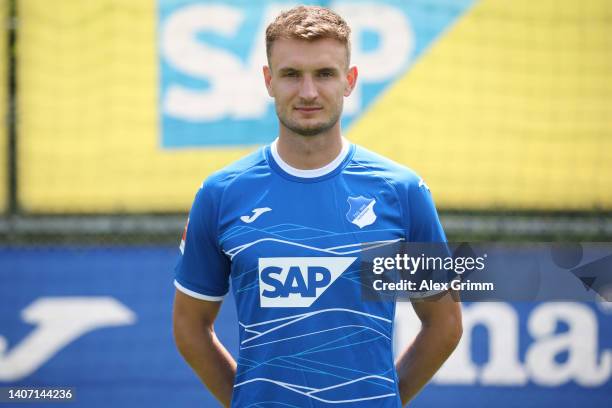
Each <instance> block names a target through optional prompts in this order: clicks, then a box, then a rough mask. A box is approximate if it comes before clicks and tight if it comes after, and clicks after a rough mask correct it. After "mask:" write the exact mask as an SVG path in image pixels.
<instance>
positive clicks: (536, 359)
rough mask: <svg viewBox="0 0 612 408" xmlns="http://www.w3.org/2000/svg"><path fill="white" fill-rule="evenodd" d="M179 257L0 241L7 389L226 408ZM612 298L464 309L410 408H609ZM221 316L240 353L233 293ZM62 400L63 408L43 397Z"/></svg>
mask: <svg viewBox="0 0 612 408" xmlns="http://www.w3.org/2000/svg"><path fill="white" fill-rule="evenodd" d="M177 256H178V249H177V248H168V247H113V248H98V247H92V248H84V247H83V248H69V247H48V248H0V387H2V386H24V387H30V386H36V387H43V386H57V387H74V388H75V389H76V398H77V401H76V403H74V404H72V405H71V406H73V407H88V408H96V407H109V406H113V407H118V408H121V407H134V406H138V407H148V408H153V407H167V406H170V405H172V406H179V407H196V406H197V407H213V406H217V405H216V404H215V402H214V399H213V398H212V396H210V394H208V392H207V391H206V390H205V389H204V388H203V386H202V385H201V384H200V383H199V381H198V380H197V379H196V377H195V375H194V374H193V373H192V372H191V371H190V369H189V367H188V366H187V365H186V364H185V363H184V362H183V360H182V358H181V357H180V355H179V354H178V352H177V351H176V349H175V347H174V343H173V340H172V331H171V309H172V298H173V293H174V287H173V285H172V280H173V275H174V272H173V269H174V264H175V261H176V259H177ZM608 305H610V303H575V302H563V303H522V304H518V303H517V304H511V303H504V302H498V303H474V304H470V305H466V306H465V307H464V318H465V319H467V321H465V322H464V325H465V327H466V329H467V330H466V332H465V334H464V338H463V340H462V345H461V346H460V348H459V349H458V350H457V352H456V353H455V356H454V359H453V361H452V364H448V366H446V367H445V368H444V369H443V371H441V372H440V374H439V375H438V376H437V377H436V379H435V381H434V382H432V384H431V385H429V386H428V387H427V388H426V389H425V390H424V391H423V392H422V393H421V394H420V395H419V396H418V397H417V399H416V400H415V402H414V403H413V405H412V406H415V407H437V406H442V405H443V404H444V405H449V404H452V405H453V406H466V407H485V406H491V405H495V406H496V407H501V408H504V407H517V406H520V407H522V408H526V407H553V406H554V407H570V406H588V407H607V406H609V402H610V398H611V397H612V384H611V382H610V374H611V371H612V351H611V350H612V318H611V314H612V308H610V307H607V306H608ZM409 306H410V305H409V303H403V304H402V305H401V307H400V306H398V316H397V317H398V318H397V319H396V344H397V345H398V347H400V346H401V345H402V344H405V342H406V341H407V339H408V338H409V337H410V336H413V335H414V333H415V331H416V328H417V327H418V325H415V324H414V321H413V320H411V319H410V316H409V314H410V312H409V311H407V310H406V309H405V308H406V307H409ZM217 322H218V323H217V331H218V334H219V337H220V338H221V340H222V341H223V342H224V344H226V346H227V347H228V349H229V350H230V351H231V352H232V354H234V355H236V352H237V341H238V340H237V328H236V325H237V321H236V316H235V310H234V307H233V299H231V296H230V297H228V299H226V301H225V302H224V306H223V308H222V311H221V314H220V317H219V318H218V320H217ZM407 322H412V323H407ZM577 342H578V344H577ZM55 405H56V406H58V407H59V406H62V407H65V406H66V405H65V404H59V403H58V404H45V406H48V407H52V406H55Z"/></svg>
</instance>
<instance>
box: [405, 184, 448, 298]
mask: <svg viewBox="0 0 612 408" xmlns="http://www.w3.org/2000/svg"><path fill="white" fill-rule="evenodd" d="M408 206H409V214H408V216H409V220H408V225H409V230H408V231H407V235H408V241H409V242H416V243H422V244H421V245H422V249H423V251H424V252H425V253H427V254H428V256H435V257H441V258H446V257H448V256H450V250H449V248H448V245H447V243H446V235H445V234H444V229H443V228H442V224H441V223H440V219H439V217H438V212H437V211H436V206H435V204H434V201H433V198H432V196H431V191H430V190H429V187H428V186H427V184H425V181H423V179H418V182H416V181H413V182H412V183H410V184H409V186H408ZM427 243H434V244H433V245H426V244H427ZM437 243H440V244H437ZM449 276H452V274H451V275H449V272H448V271H445V270H444V269H435V268H434V269H433V270H428V271H425V274H424V275H423V276H422V277H421V279H423V280H431V281H434V282H440V283H444V282H448V279H449ZM444 291H446V289H430V290H425V291H422V292H416V293H411V295H410V296H411V297H412V298H413V299H419V298H420V299H425V298H428V297H430V296H434V295H438V294H439V293H442V292H444Z"/></svg>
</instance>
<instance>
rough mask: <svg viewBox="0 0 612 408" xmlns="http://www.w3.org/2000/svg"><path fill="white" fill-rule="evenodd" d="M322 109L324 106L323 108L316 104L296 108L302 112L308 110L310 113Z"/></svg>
mask: <svg viewBox="0 0 612 408" xmlns="http://www.w3.org/2000/svg"><path fill="white" fill-rule="evenodd" d="M321 109H323V108H321V107H314V106H298V107H296V108H295V110H298V111H300V112H308V113H310V112H317V111H320V110H321Z"/></svg>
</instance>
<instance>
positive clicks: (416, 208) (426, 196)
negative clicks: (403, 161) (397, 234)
mask: <svg viewBox="0 0 612 408" xmlns="http://www.w3.org/2000/svg"><path fill="white" fill-rule="evenodd" d="M406 216H408V220H406V224H407V225H408V226H409V227H408V231H406V232H407V238H408V241H409V242H446V235H445V234H444V229H443V228H442V224H441V223H440V219H439V217H438V212H437V211H436V206H435V204H434V201H433V198H432V196H431V192H430V191H429V187H427V184H425V182H424V181H423V179H420V180H419V181H418V182H412V183H410V184H409V185H408V214H406Z"/></svg>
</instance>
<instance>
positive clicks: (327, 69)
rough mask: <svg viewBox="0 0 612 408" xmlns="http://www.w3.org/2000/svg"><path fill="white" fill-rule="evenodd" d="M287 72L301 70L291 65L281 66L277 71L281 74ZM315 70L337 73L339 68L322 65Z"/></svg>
mask: <svg viewBox="0 0 612 408" xmlns="http://www.w3.org/2000/svg"><path fill="white" fill-rule="evenodd" d="M289 72H302V71H301V70H299V69H296V68H292V67H284V68H281V69H279V70H278V73H279V74H281V75H282V74H286V73H289ZM315 72H334V73H337V72H340V70H339V69H338V68H334V67H323V68H319V69H316V70H315Z"/></svg>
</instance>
